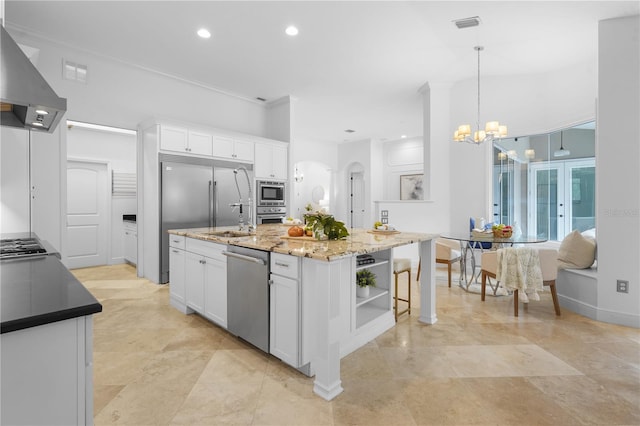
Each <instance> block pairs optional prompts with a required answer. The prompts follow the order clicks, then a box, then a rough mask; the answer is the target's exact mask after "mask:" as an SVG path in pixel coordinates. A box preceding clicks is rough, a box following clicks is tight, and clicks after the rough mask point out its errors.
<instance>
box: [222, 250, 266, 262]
mask: <svg viewBox="0 0 640 426" xmlns="http://www.w3.org/2000/svg"><path fill="white" fill-rule="evenodd" d="M222 254H224V255H225V256H227V257H233V258H236V259H240V260H246V261H247V262H253V263H257V264H258V265H265V264H266V263H267V262H265V261H264V259H258V258H257V257H251V256H245V255H244V254H239V253H233V252H230V251H223V252H222Z"/></svg>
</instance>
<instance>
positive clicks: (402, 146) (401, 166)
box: [382, 137, 424, 200]
mask: <svg viewBox="0 0 640 426" xmlns="http://www.w3.org/2000/svg"><path fill="white" fill-rule="evenodd" d="M423 161H424V143H423V139H422V138H421V137H417V138H410V139H399V140H395V141H388V142H385V143H383V144H382V175H383V176H384V182H383V185H382V189H383V191H382V199H383V200H399V199H400V176H402V175H411V174H422V173H423V171H422V164H423Z"/></svg>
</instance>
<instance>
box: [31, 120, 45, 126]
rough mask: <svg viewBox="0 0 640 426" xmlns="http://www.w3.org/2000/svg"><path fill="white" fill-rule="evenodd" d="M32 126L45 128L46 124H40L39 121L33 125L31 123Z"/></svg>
mask: <svg viewBox="0 0 640 426" xmlns="http://www.w3.org/2000/svg"><path fill="white" fill-rule="evenodd" d="M31 125H32V126H36V127H44V124H42V123H40V122H39V121H34V122H33V123H31Z"/></svg>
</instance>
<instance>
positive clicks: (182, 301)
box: [169, 235, 192, 314]
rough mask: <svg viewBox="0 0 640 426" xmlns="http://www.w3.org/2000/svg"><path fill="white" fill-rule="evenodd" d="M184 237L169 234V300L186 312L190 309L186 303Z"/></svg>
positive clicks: (172, 304) (175, 306)
mask: <svg viewBox="0 0 640 426" xmlns="http://www.w3.org/2000/svg"><path fill="white" fill-rule="evenodd" d="M184 247H185V237H182V236H180V235H169V266H170V268H171V272H170V274H169V301H170V303H171V306H173V307H174V308H176V309H178V310H179V311H180V312H182V313H184V314H187V313H191V312H192V311H191V310H189V309H188V308H187V305H186V296H185V293H186V288H185V267H186V252H185V251H184Z"/></svg>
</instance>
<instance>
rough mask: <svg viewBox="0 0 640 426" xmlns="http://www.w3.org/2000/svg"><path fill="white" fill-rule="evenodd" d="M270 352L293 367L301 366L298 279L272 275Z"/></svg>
mask: <svg viewBox="0 0 640 426" xmlns="http://www.w3.org/2000/svg"><path fill="white" fill-rule="evenodd" d="M270 284H271V285H270V314H269V315H270V319H269V321H270V324H269V334H270V336H269V352H270V353H271V354H272V355H273V356H275V357H278V358H280V359H281V360H282V361H284V362H286V363H287V364H289V365H291V366H293V367H296V368H297V367H300V365H299V364H300V362H299V359H300V356H299V355H300V335H299V324H300V317H299V305H300V304H299V298H298V294H299V293H298V281H297V280H294V279H291V278H285V277H281V276H279V275H271V283H270Z"/></svg>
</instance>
